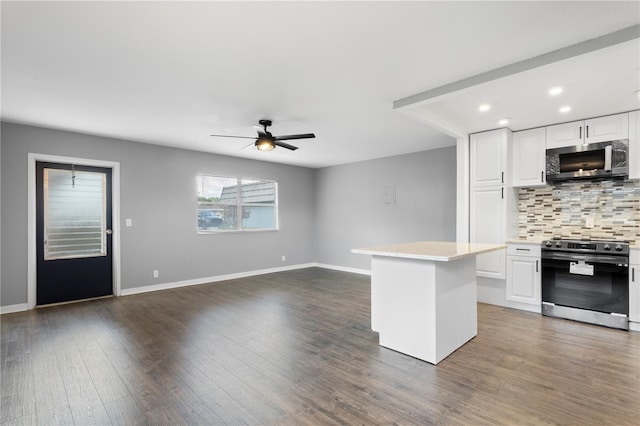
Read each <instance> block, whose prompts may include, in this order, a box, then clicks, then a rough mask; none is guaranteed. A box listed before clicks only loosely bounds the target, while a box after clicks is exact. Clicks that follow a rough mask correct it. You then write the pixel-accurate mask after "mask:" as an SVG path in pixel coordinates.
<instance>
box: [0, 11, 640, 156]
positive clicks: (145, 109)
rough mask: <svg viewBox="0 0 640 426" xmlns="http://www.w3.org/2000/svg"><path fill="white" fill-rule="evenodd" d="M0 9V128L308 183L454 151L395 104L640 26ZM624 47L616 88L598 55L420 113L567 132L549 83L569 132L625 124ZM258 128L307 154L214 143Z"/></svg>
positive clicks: (546, 14) (506, 16)
mask: <svg viewBox="0 0 640 426" xmlns="http://www.w3.org/2000/svg"><path fill="white" fill-rule="evenodd" d="M0 7H1V14H2V17H1V19H2V28H1V36H2V39H1V42H2V57H1V59H2V62H1V71H2V92H1V97H2V99H1V100H2V105H1V106H2V111H1V116H2V119H3V120H5V121H9V122H17V123H26V124H33V125H39V126H45V127H52V128H58V129H65V130H73V131H79V132H85V133H90V134H97V135H105V136H111V137H116V138H123V139H129V140H134V141H140V142H147V143H154V144H160V145H168V146H176V147H182V148H187V149H194V150H200V151H205V152H215V153H220V154H226V155H233V156H241V157H246V158H254V159H261V160H266V161H275V162H280V163H287V164H295V165H301V166H307V167H323V166H328V165H334V164H341V163H348V162H354V161H361V160H367V159H372V158H379V157H385V156H390V155H398V154H404V153H410V152H416V151H422V150H426V149H431V148H437V147H441V146H447V145H452V144H453V143H454V140H453V139H452V138H451V137H450V136H448V135H445V134H444V133H442V132H441V131H440V130H437V129H436V128H434V127H430V126H427V125H425V124H424V123H421V122H419V121H417V120H414V119H412V118H409V117H407V116H406V115H404V114H402V113H400V112H399V111H398V110H394V109H393V101H395V100H398V99H401V98H404V97H407V96H411V95H414V94H416V93H420V92H423V91H426V90H430V89H433V88H437V87H439V86H443V85H446V84H448V83H451V82H455V81H458V80H461V79H464V78H467V77H470V76H474V75H476V74H480V73H483V72H487V71H490V70H493V69H496V68H499V67H503V66H506V65H509V64H512V63H515V62H518V61H523V60H527V59H528V58H532V57H535V56H538V55H542V54H545V53H547V52H550V51H553V50H556V49H561V48H564V47H567V46H571V45H574V44H576V43H580V42H583V41H585V40H588V39H592V38H596V37H600V36H603V35H605V34H608V33H611V32H614V31H617V30H620V29H623V28H627V27H630V26H632V25H636V24H638V23H639V22H640V2H636V1H633V2H610V1H601V2H599V1H589V2H574V1H570V2H480V1H473V2H53V1H48V2H8V1H2V3H1V5H0ZM633 43H634V42H629V43H625V45H626V46H627V48H628V49H629V50H626V52H627V54H630V55H632V58H631V60H630V61H634V60H635V68H634V69H631V70H629V69H627V68H628V66H627V65H625V66H627V68H625V69H624V70H623V71H622V72H621V71H620V69H619V68H618V67H617V66H608V63H607V62H606V60H605V59H603V58H604V57H605V56H606V55H607V53H604V52H594V53H592V54H589V55H596V56H593V57H592V58H593V59H589V58H590V57H589V56H587V55H583V56H581V57H576V58H573V59H568V60H565V61H562V62H560V63H558V64H555V65H553V64H552V65H547V66H545V67H541V68H540V69H538V70H531V71H527V72H526V73H521V74H520V75H514V76H511V77H507V78H504V79H501V80H498V81H493V82H490V83H485V84H483V85H480V86H478V87H474V88H471V89H468V90H466V91H464V93H461V94H459V95H461V96H457V95H458V94H456V96H449V97H446V98H445V99H442V100H441V101H438V102H430V103H429V106H428V108H429V110H428V111H427V112H428V114H436V116H437V115H439V114H442V117H446V119H447V120H453V121H454V123H453V125H455V127H456V128H458V129H464V130H465V131H466V130H467V129H468V130H472V131H476V130H486V129H489V128H495V127H497V125H496V124H495V118H496V117H497V115H503V114H504V115H508V116H510V117H512V123H513V127H512V128H513V129H514V130H517V129H518V128H524V127H531V123H534V125H543V124H550V122H560V121H568V120H570V119H573V118H571V117H570V116H565V117H558V119H554V116H553V115H549V114H550V113H549V112H548V111H554V110H555V106H556V104H549V99H548V98H547V97H546V96H545V93H540V91H541V90H542V91H544V90H545V89H546V88H547V87H546V86H547V85H548V82H550V81H554V82H556V81H557V83H554V84H563V85H565V86H566V87H567V88H568V90H567V91H566V92H565V94H564V95H566V96H569V95H572V96H573V95H576V96H575V97H573V98H571V99H572V102H574V104H573V105H572V106H573V108H574V109H573V113H574V114H575V118H586V117H588V116H592V115H600V114H601V113H599V112H598V113H594V111H602V110H606V111H605V112H602V114H608V113H614V112H619V111H621V110H628V109H634V108H628V107H627V106H626V105H629V102H631V105H635V108H637V107H638V98H637V95H636V97H635V98H632V100H631V101H628V100H627V98H625V96H627V92H628V91H630V90H631V92H633V91H635V90H638V89H640V80H639V78H638V75H639V70H638V62H639V61H638V59H637V56H633V55H637V54H638V47H637V44H635V45H634V44H633ZM620 46H622V45H620ZM623 47H624V46H623ZM611 49H613V50H616V49H620V47H614V48H611ZM634 49H635V50H634ZM616 52H617V53H611V55H613V56H616V55H620V54H622V56H625V57H626V56H628V55H627V54H625V53H624V52H622V53H620V52H619V51H618V50H616ZM616 57H621V56H616ZM622 62H624V63H625V64H627V63H629V60H626V61H623V60H621V63H622ZM632 64H633V62H632ZM590 65H595V66H594V67H593V68H597V69H598V71H597V72H596V73H594V74H596V75H597V76H602V75H604V78H606V81H605V82H604V83H603V84H601V83H600V82H598V83H597V84H595V86H598V87H603V88H606V87H612V86H611V85H612V84H613V83H615V84H614V85H613V86H615V87H618V86H621V87H622V88H623V89H620V90H618V92H616V93H617V94H614V95H606V96H607V98H606V100H605V102H603V98H602V97H601V96H599V97H597V98H593V97H591V96H585V94H586V93H585V91H586V90H587V88H588V87H591V86H594V84H593V83H590V81H591V80H589V79H590V78H592V77H591V72H590V71H589V70H590V69H591V68H592V67H591V66H590ZM632 68H633V67H632ZM556 71H557V72H558V74H557V75H558V77H554V75H555V73H556ZM527 73H538V74H527ZM540 73H541V74H540ZM596 78H599V77H596ZM623 92H624V93H623ZM602 96H604V95H602ZM458 97H459V99H457V98H458ZM487 98H489V100H488V101H490V102H492V103H494V104H495V105H499V106H500V108H495V109H493V112H492V114H493V113H495V114H497V115H496V117H493V116H490V115H489V114H487V115H486V116H485V117H482V119H485V120H486V121H482V119H480V118H479V117H478V114H477V111H476V110H475V107H476V104H477V103H480V102H487V100H486V99H487ZM566 99H567V100H568V99H569V98H566ZM573 99H575V101H574V100H573ZM598 104H600V106H599V107H598V108H596V107H594V105H598ZM549 105H551V106H552V107H554V108H550V107H549ZM463 106H464V107H463ZM472 106H473V108H472ZM554 113H555V112H554ZM524 117H527V118H524ZM260 118H271V119H273V120H274V125H273V127H272V129H271V130H272V132H273V133H274V134H275V135H278V134H291V133H307V132H314V133H315V134H316V139H312V140H300V141H292V142H295V143H294V144H296V145H298V146H299V147H300V149H299V150H297V151H295V152H291V151H287V150H284V149H276V150H275V151H273V152H269V153H263V152H257V151H254V150H241V148H242V147H243V146H245V145H246V144H247V141H244V140H241V139H226V138H212V137H210V136H209V135H210V134H212V133H225V134H226V133H228V134H237V135H246V136H252V135H253V134H254V130H253V128H252V126H251V125H252V124H253V123H255V122H257V120H258V119H260ZM510 127H511V125H510Z"/></svg>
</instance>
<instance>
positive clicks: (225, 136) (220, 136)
mask: <svg viewBox="0 0 640 426" xmlns="http://www.w3.org/2000/svg"><path fill="white" fill-rule="evenodd" d="M209 136H215V137H217V138H238V139H255V138H256V137H255V136H232V135H209Z"/></svg>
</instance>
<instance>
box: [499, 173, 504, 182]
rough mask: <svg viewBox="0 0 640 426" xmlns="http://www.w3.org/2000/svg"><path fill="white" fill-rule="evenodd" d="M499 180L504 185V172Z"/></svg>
mask: <svg viewBox="0 0 640 426" xmlns="http://www.w3.org/2000/svg"><path fill="white" fill-rule="evenodd" d="M500 180H501V181H502V183H504V172H501V173H500Z"/></svg>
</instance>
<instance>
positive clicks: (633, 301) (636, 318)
mask: <svg viewBox="0 0 640 426" xmlns="http://www.w3.org/2000/svg"><path fill="white" fill-rule="evenodd" d="M629 321H633V322H637V323H640V264H638V265H634V264H631V265H629Z"/></svg>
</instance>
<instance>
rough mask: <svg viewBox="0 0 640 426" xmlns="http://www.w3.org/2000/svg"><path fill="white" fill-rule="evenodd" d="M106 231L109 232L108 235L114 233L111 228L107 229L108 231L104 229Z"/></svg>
mask: <svg viewBox="0 0 640 426" xmlns="http://www.w3.org/2000/svg"><path fill="white" fill-rule="evenodd" d="M104 232H106V233H107V235H111V234H113V231H112V230H111V229H107V230H106V231H104Z"/></svg>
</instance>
